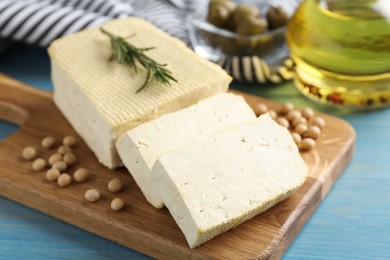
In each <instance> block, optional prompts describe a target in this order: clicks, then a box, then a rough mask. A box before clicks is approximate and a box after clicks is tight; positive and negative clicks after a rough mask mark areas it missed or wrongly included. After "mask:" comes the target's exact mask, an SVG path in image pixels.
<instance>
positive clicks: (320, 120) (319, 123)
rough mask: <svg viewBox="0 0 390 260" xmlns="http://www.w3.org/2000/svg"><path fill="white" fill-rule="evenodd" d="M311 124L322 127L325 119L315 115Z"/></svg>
mask: <svg viewBox="0 0 390 260" xmlns="http://www.w3.org/2000/svg"><path fill="white" fill-rule="evenodd" d="M312 124H313V125H316V126H318V127H319V128H321V129H323V128H324V127H325V125H326V123H325V119H324V118H322V117H319V116H318V117H315V118H314V119H313V122H312Z"/></svg>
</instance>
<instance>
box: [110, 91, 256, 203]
mask: <svg viewBox="0 0 390 260" xmlns="http://www.w3.org/2000/svg"><path fill="white" fill-rule="evenodd" d="M255 118H256V115H255V113H254V112H253V110H252V109H251V108H250V107H249V105H248V104H247V103H246V102H245V100H244V98H243V97H241V96H237V95H234V94H228V93H223V94H218V95H215V96H213V97H210V98H207V99H204V100H202V101H200V102H199V103H197V104H195V105H192V106H190V107H187V108H185V109H182V110H179V111H177V112H173V113H169V114H166V115H163V116H161V117H159V118H157V119H154V120H152V121H149V122H147V123H144V124H142V125H139V126H137V127H136V128H133V129H131V130H129V131H127V132H126V133H125V134H124V135H122V136H121V137H120V138H119V139H118V141H117V143H116V147H117V149H118V152H119V155H120V158H121V159H122V161H123V163H124V165H125V166H126V168H127V169H128V170H129V172H130V173H131V175H132V176H133V178H134V180H135V181H136V183H137V184H138V186H139V187H140V188H141V190H142V192H143V194H144V195H145V197H146V199H147V200H148V201H149V203H150V204H152V205H153V206H154V207H156V208H161V207H163V206H164V203H163V200H162V198H161V196H160V194H159V193H158V189H157V187H155V186H154V185H153V183H152V181H151V178H150V176H151V169H152V166H153V164H154V163H155V161H156V160H157V159H158V158H159V157H160V156H161V155H163V154H165V153H166V152H168V151H171V150H174V149H176V148H179V147H181V146H183V145H185V144H187V143H189V142H192V141H194V140H197V139H200V138H202V137H204V136H207V135H212V134H215V133H216V132H218V131H220V130H221V129H223V128H226V127H229V126H232V125H236V124H239V123H242V122H249V121H252V120H254V119H255Z"/></svg>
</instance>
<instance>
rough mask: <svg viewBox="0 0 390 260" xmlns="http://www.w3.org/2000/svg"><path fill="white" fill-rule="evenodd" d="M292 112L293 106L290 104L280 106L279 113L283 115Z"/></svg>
mask: <svg viewBox="0 0 390 260" xmlns="http://www.w3.org/2000/svg"><path fill="white" fill-rule="evenodd" d="M292 110H294V105H293V104H292V103H290V102H287V103H284V104H283V105H282V109H281V112H282V113H283V114H287V113H288V112H290V111H292Z"/></svg>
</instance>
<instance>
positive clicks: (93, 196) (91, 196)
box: [84, 189, 100, 202]
mask: <svg viewBox="0 0 390 260" xmlns="http://www.w3.org/2000/svg"><path fill="white" fill-rule="evenodd" d="M84 197H85V199H86V200H88V201H90V202H95V201H97V200H99V199H100V192H99V191H98V190H95V189H89V190H87V191H86V192H85V195H84Z"/></svg>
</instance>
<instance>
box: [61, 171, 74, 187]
mask: <svg viewBox="0 0 390 260" xmlns="http://www.w3.org/2000/svg"><path fill="white" fill-rule="evenodd" d="M71 182H72V178H71V177H70V175H69V174H67V173H62V174H60V176H58V179H57V184H58V185H59V186H61V187H67V186H69V185H70V183H71Z"/></svg>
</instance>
